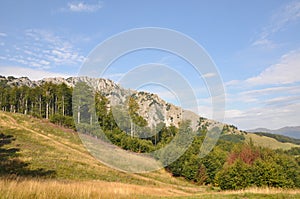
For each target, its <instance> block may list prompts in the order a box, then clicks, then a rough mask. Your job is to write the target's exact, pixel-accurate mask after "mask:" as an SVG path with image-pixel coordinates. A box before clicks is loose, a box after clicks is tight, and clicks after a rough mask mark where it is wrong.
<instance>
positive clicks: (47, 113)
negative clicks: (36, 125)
mask: <svg viewBox="0 0 300 199" xmlns="http://www.w3.org/2000/svg"><path fill="white" fill-rule="evenodd" d="M48 115H49V103H48V102H46V119H48V118H49V116H48Z"/></svg>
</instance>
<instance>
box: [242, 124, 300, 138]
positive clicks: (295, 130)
mask: <svg viewBox="0 0 300 199" xmlns="http://www.w3.org/2000/svg"><path fill="white" fill-rule="evenodd" d="M247 132H264V133H272V134H279V135H285V136H288V137H293V138H297V139H300V126H289V127H283V128H280V129H276V130H271V129H267V128H257V129H251V130H247Z"/></svg>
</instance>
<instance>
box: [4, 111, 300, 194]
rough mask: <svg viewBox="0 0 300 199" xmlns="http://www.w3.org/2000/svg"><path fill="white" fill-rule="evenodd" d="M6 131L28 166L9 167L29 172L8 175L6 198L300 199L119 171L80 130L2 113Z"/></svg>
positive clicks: (268, 191) (10, 145) (279, 191)
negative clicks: (90, 147) (97, 153)
mask: <svg viewBox="0 0 300 199" xmlns="http://www.w3.org/2000/svg"><path fill="white" fill-rule="evenodd" d="M0 133H2V134H4V135H7V136H8V135H9V136H11V137H12V138H13V141H12V142H11V143H7V144H5V145H3V146H2V147H1V149H2V150H7V152H8V155H12V156H15V158H17V159H18V160H19V162H21V163H22V164H18V165H15V164H12V163H11V165H9V166H10V167H11V168H12V169H14V171H17V172H20V173H21V174H22V173H23V174H24V175H21V177H16V176H15V175H14V174H13V173H11V174H9V173H8V174H7V175H2V177H1V178H0V198H1V199H2V198H45V199H46V198H47V199H48V198H300V190H283V189H269V188H265V189H257V188H252V189H247V190H242V191H220V190H216V189H214V188H211V187H209V186H199V185H196V184H192V183H189V182H187V181H186V180H184V179H181V178H174V177H172V176H171V174H170V173H168V172H166V171H165V170H164V169H161V170H159V171H156V172H151V173H144V174H131V173H125V172H121V171H117V170H114V169H111V168H109V167H107V166H105V165H103V164H102V163H100V162H99V161H98V160H96V159H95V158H94V157H92V156H91V155H90V154H89V153H88V152H87V150H86V149H85V147H84V146H83V145H82V143H81V140H80V139H79V137H78V135H77V133H76V132H74V131H72V130H69V129H65V128H62V127H59V126H56V125H53V124H51V123H49V122H48V121H46V120H40V119H37V118H33V117H30V116H25V115H21V114H13V113H6V112H1V111H0ZM9 153H11V154H9ZM0 169H2V168H1V165H0ZM24 169H25V171H26V172H25V171H23V170H24ZM0 172H1V170H0ZM2 174H3V173H2ZM25 174H26V175H25ZM42 174H43V175H42Z"/></svg>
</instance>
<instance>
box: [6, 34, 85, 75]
mask: <svg viewBox="0 0 300 199" xmlns="http://www.w3.org/2000/svg"><path fill="white" fill-rule="evenodd" d="M24 34H25V35H24V38H22V40H20V41H17V43H16V44H12V45H10V46H8V49H10V50H11V51H12V52H14V53H11V54H9V53H6V54H4V55H3V56H2V57H5V59H3V60H6V61H9V62H12V63H13V64H14V62H15V63H18V64H22V65H24V66H27V67H36V68H39V69H49V68H50V67H59V66H73V67H74V66H75V67H76V66H79V65H80V64H81V63H82V62H83V61H84V56H83V55H82V54H81V53H80V51H79V49H77V48H75V47H74V46H73V44H72V42H71V41H70V40H69V39H68V38H64V37H61V36H58V35H57V34H54V33H53V32H51V31H45V30H40V29H28V30H25V32H24Z"/></svg>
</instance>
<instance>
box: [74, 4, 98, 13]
mask: <svg viewBox="0 0 300 199" xmlns="http://www.w3.org/2000/svg"><path fill="white" fill-rule="evenodd" d="M102 7H103V5H102V3H101V2H98V3H96V4H87V3H84V2H70V3H68V10H69V11H71V12H96V11H98V10H99V9H100V8H102Z"/></svg>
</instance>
